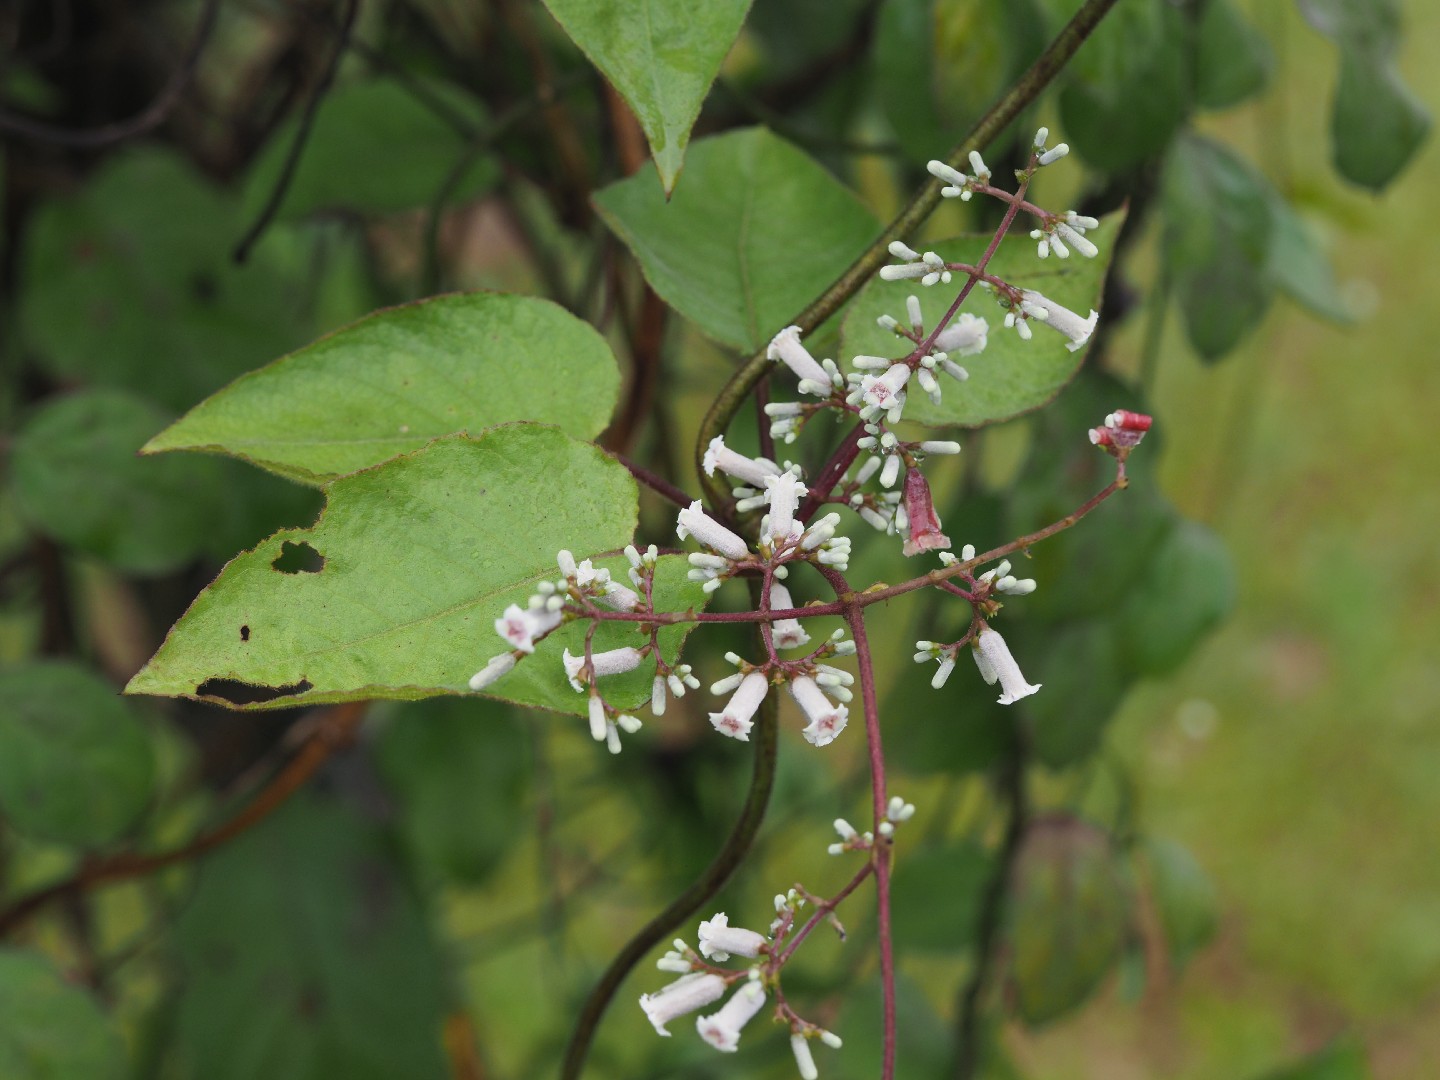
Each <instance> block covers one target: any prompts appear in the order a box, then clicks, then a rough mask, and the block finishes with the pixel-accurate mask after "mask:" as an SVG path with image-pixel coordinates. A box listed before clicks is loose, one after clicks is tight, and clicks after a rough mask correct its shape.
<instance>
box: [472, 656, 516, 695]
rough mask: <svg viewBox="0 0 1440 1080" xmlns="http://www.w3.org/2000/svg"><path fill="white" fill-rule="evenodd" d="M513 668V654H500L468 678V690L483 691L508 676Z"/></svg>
mask: <svg viewBox="0 0 1440 1080" xmlns="http://www.w3.org/2000/svg"><path fill="white" fill-rule="evenodd" d="M514 667H515V654H514V653H508V652H502V653H501V654H500V655H499V656H492V657H491V658H490V662H489V663H488V664H486V665H485V666H484V667H483V668H481V669H480V670H479V671H477V672H476V673H475V674H474V675H471V676H470V689H471V690H484V689H485V688H486V687H487V686H489V685H491V684H492V683H495V682H498V681H499V680H500V679H501V678H503V677H504V676H506V675H509V674H510V672H511V671H512V670H513V669H514Z"/></svg>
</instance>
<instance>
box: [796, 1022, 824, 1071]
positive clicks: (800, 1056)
mask: <svg viewBox="0 0 1440 1080" xmlns="http://www.w3.org/2000/svg"><path fill="white" fill-rule="evenodd" d="M790 1049H791V1050H792V1051H794V1053H795V1066H796V1068H798V1069H799V1070H800V1080H818V1078H819V1076H820V1070H818V1069H817V1068H815V1056H814V1055H813V1054H811V1053H810V1040H809V1039H807V1038H806V1037H805V1036H804V1035H802V1034H800V1032H798V1031H797V1032H795V1033H794V1034H793V1035H791V1036H790Z"/></svg>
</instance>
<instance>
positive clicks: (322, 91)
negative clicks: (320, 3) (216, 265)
mask: <svg viewBox="0 0 1440 1080" xmlns="http://www.w3.org/2000/svg"><path fill="white" fill-rule="evenodd" d="M359 14H360V0H348V4H347V6H346V8H345V14H344V15H342V16H341V19H340V29H339V30H338V31H337V32H336V36H335V51H334V52H332V53H331V54H330V62H329V63H328V64H326V65H325V70H324V71H323V72H322V73H321V75H320V81H319V82H317V83H316V84H315V90H314V91H313V92H312V93H311V95H310V99H309V100H308V101H306V102H305V111H304V112H302V113H301V114H300V123H299V125H298V126H297V127H296V128H295V138H294V139H293V140H292V141H291V143H290V149H289V151H288V152H287V153H286V155H285V163H284V165H282V166H281V169H280V175H279V177H278V178H277V179H276V181H275V186H274V187H272V188H271V189H270V195H269V197H268V198H267V199H266V200H265V205H264V206H263V207H261V208H260V213H259V214H258V215H257V216H256V218H255V220H254V222H252V223H251V225H250V228H248V229H246V230H245V235H244V236H242V237H241V238H240V241H239V243H237V244H236V245H235V250H234V251H232V252H231V253H230V258H231V259H232V260H234V261H235V262H236V263H237V264H243V263H244V262H245V260H246V259H248V258H250V250H251V248H253V247H254V246H255V244H256V243H257V242H258V241H259V239H260V237H262V236H264V235H265V230H266V229H268V228H269V227H270V223H271V222H272V221H274V220H275V215H276V214H278V213H279V212H280V207H281V205H282V204H283V203H284V202H285V194H286V192H288V191H289V190H290V183H291V181H293V180H294V179H295V171H296V169H298V168H299V167H300V158H301V157H302V156H304V153H305V145H306V143H308V142H309V141H310V129H311V128H312V127H314V125H315V117H316V115H317V114H318V113H319V112H320V103H321V102H322V101H324V100H325V95H326V94H327V93H329V91H330V84H331V83H333V82H334V81H335V73H336V72H337V71H339V70H340V61H341V60H343V59H344V58H345V52H346V50H347V49H348V48H349V47H350V32H351V31H352V30H354V28H355V19H356V16H358V15H359Z"/></svg>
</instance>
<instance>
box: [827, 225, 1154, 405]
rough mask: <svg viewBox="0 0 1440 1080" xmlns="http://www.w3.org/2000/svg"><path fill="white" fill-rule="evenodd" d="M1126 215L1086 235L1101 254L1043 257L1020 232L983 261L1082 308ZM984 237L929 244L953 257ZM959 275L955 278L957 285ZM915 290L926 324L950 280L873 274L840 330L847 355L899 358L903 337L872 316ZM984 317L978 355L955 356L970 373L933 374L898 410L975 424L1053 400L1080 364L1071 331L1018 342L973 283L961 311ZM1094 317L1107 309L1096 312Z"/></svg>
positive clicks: (972, 254)
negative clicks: (934, 386) (932, 392)
mask: <svg viewBox="0 0 1440 1080" xmlns="http://www.w3.org/2000/svg"><path fill="white" fill-rule="evenodd" d="M1124 217H1125V215H1124V214H1123V213H1115V214H1111V215H1110V216H1109V217H1107V218H1105V219H1104V220H1103V221H1101V222H1100V227H1099V228H1098V229H1096V230H1094V231H1093V232H1091V233H1090V234H1089V236H1090V238H1091V239H1093V240H1094V242H1095V245H1096V246H1097V247H1098V248H1099V249H1100V254H1099V255H1098V256H1097V257H1095V258H1094V259H1086V258H1082V257H1081V256H1079V255H1075V254H1072V255H1071V256H1070V258H1069V259H1065V260H1060V259H1056V258H1055V257H1053V256H1052V257H1051V258H1049V259H1046V260H1045V261H1043V262H1042V261H1041V260H1040V259H1039V258H1038V256H1037V255H1036V250H1035V241H1033V240H1029V239H1026V238H1024V237H1023V236H1011V237H1009V238H1007V239H1006V240H1004V241H1003V242H1002V243H1001V245H1000V249H999V250H998V251H997V252H996V253H995V257H994V258H993V259H992V260H991V261H990V265H989V272H990V273H992V274H994V275H996V276H997V277H1000V278H1002V279H1004V280H1005V281H1008V282H1010V283H1012V284H1014V285H1019V286H1021V287H1022V288H1027V289H1034V290H1036V291H1037V292H1041V293H1044V294H1045V295H1046V296H1047V297H1049V298H1050V299H1052V300H1055V301H1057V302H1058V303H1061V304H1064V305H1065V306H1066V307H1068V308H1070V309H1071V310H1072V311H1076V312H1079V313H1080V314H1081V315H1087V314H1089V312H1090V311H1091V310H1092V309H1093V308H1095V307H1098V306H1099V303H1100V293H1101V288H1102V286H1103V285H1104V283H1105V272H1106V270H1107V269H1108V268H1109V265H1110V256H1111V254H1112V252H1113V251H1114V247H1115V235H1116V233H1118V232H1119V230H1120V225H1121V223H1122V221H1123V220H1124ZM988 243H989V237H985V236H974V237H966V238H963V239H959V240H946V241H942V242H941V243H939V244H934V245H931V247H933V249H934V250H935V251H937V252H938V253H939V254H940V255H942V256H943V257H944V258H945V259H947V260H949V261H950V262H968V263H975V262H978V260H979V258H980V256H981V255H982V254H983V253H984V251H985V247H986V245H987V244H988ZM959 280H960V279H958V278H957V279H956V284H958V283H959ZM912 294H913V295H917V296H919V297H920V308H921V310H922V311H923V312H924V315H925V327H926V328H927V329H929V328H930V327H933V326H935V325H936V323H937V322H939V320H940V318H941V316H943V315H944V313H945V311H946V310H947V309H948V308H949V306H950V304H951V302H952V301H953V300H954V299H955V288H954V287H953V286H952V287H949V288H947V287H945V286H941V285H936V286H932V287H931V288H928V289H927V288H923V287H921V285H920V284H919V283H918V282H915V281H882V280H881V279H880V278H879V277H876V278H875V279H873V280H872V281H871V282H870V283H869V284H868V285H866V286H865V288H864V289H862V290H861V291H860V294H859V295H858V296H857V297H856V298H855V303H854V304H853V305H852V307H851V308H850V312H849V314H848V315H846V317H845V324H844V327H843V328H842V330H841V352H842V355H843V356H844V357H846V358H848V357H851V356H854V355H857V354H861V355H866V356H902V355H904V354H905V353H906V352H907V351H908V345H909V343H908V342H907V341H905V339H904V338H898V337H896V336H895V335H894V334H892V333H891V332H890V331H888V330H884V329H881V327H880V326H878V325H877V324H876V322H875V320H876V319H877V318H878V317H879V316H880V315H885V314H888V315H892V316H894V317H895V318H896V319H898V320H900V321H901V323H902V324H903V323H904V322H905V298H906V297H907V296H910V295H912ZM962 310H964V311H968V312H970V313H971V314H973V315H976V316H979V317H981V318H983V319H985V320H986V322H988V323H989V324H990V334H989V344H987V345H986V347H985V351H984V352H982V353H978V354H977V355H975V356H956V357H954V358H953V359H955V360H956V361H957V362H958V363H959V364H960V365H961V366H962V367H964V368H965V369H966V370H967V371H968V372H970V379H969V381H967V382H965V383H963V384H962V383H957V382H955V380H953V379H951V378H948V377H943V376H942V377H941V378H940V389H941V391H942V394H943V399H942V401H941V403H940V404H939V405H932V404H931V402H930V399H929V398H928V397H927V396H926V395H925V393H924V392H923V391H922V390H920V389H919V387H915V388H913V389H912V390H911V391H910V397H909V403H908V404H907V405H906V406H905V418H906V419H907V420H917V421H919V422H920V423H923V424H934V425H946V424H958V425H962V426H964V427H978V426H980V425H982V424H990V423H994V422H995V421H997V420H1005V419H1008V418H1009V417H1012V416H1015V415H1016V414H1018V413H1022V412H1028V411H1029V410H1031V409H1036V408H1039V407H1040V406H1041V405H1044V404H1045V403H1046V402H1047V401H1049V400H1050V399H1051V398H1053V397H1054V396H1055V395H1056V393H1058V392H1059V390H1060V388H1061V387H1063V386H1064V385H1065V384H1066V383H1067V382H1069V381H1070V378H1071V377H1072V376H1073V375H1074V374H1075V372H1076V371H1077V370H1079V368H1080V362H1081V361H1082V360H1083V359H1084V358H1085V350H1084V349H1078V350H1076V351H1075V352H1070V351H1069V350H1068V349H1067V348H1066V347H1065V346H1066V345H1067V344H1068V339H1067V338H1065V337H1064V336H1063V335H1061V334H1057V333H1055V332H1054V331H1053V330H1047V329H1045V327H1043V326H1041V325H1039V324H1038V323H1032V324H1031V325H1032V326H1034V327H1035V336H1034V338H1033V339H1032V340H1030V341H1024V340H1021V338H1020V335H1019V334H1017V333H1016V332H1015V331H1014V330H1007V329H1006V328H1005V326H1004V323H1003V319H1004V317H1005V312H1004V309H1003V308H1001V307H1000V306H999V305H998V304H997V303H995V301H994V300H992V299H991V298H990V296H989V295H988V294H987V293H986V292H984V291H983V290H981V289H978V288H977V289H976V290H974V291H973V292H972V293H971V294H970V297H969V298H968V299H967V300H966V303H965V307H964V308H963V309H962ZM1100 317H1101V320H1102V321H1103V320H1104V318H1105V316H1104V313H1103V312H1102V313H1101V316H1100Z"/></svg>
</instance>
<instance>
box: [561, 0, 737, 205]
mask: <svg viewBox="0 0 1440 1080" xmlns="http://www.w3.org/2000/svg"><path fill="white" fill-rule="evenodd" d="M545 6H546V7H547V8H549V9H550V14H552V15H554V16H555V19H556V21H557V22H559V23H560V25H561V26H563V27H564V28H565V32H566V33H567V34H569V35H570V39H571V40H572V41H574V42H575V44H576V45H579V46H580V49H581V51H582V52H584V53H585V55H586V56H588V57H589V58H590V62H591V63H592V64H594V65H595V66H596V67H597V68H599V69H600V71H601V73H602V74H603V75H604V76H605V77H606V78H607V79H609V80H610V82H611V84H612V85H613V86H614V87H615V89H616V90H618V91H619V92H620V96H621V97H623V98H624V99H625V101H626V103H627V104H628V105H629V106H630V108H631V109H633V110H634V112H635V117H636V119H638V120H639V121H640V126H641V127H642V128H643V129H644V130H645V137H646V138H647V139H648V140H649V141H650V152H651V154H653V155H654V157H655V168H656V169H657V170H658V171H659V174H660V183H661V184H662V185H663V186H664V188H665V193H666V195H667V196H668V195H669V193H670V192H671V191H672V190H673V189H674V187H675V180H676V178H677V177H678V176H679V175H680V167H681V166H682V165H683V164H684V161H685V145H686V144H687V143H688V142H689V141H690V129H691V127H693V126H694V124H695V118H696V117H697V116H699V115H700V106H701V104H702V103H703V102H704V101H705V95H706V94H707V93H708V92H709V90H710V84H711V83H712V82H714V81H715V76H716V75H717V74H719V71H720V64H721V62H722V61H723V60H724V59H725V54H726V53H728V52H729V51H730V46H731V45H732V44H733V43H734V41H735V38H736V36H737V35H738V34H739V33H740V27H741V26H743V25H744V24H745V14H746V12H748V11H749V10H750V0H706V2H705V3H703V4H695V3H691V2H689V0H643V2H642V3H634V2H633V0H545Z"/></svg>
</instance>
